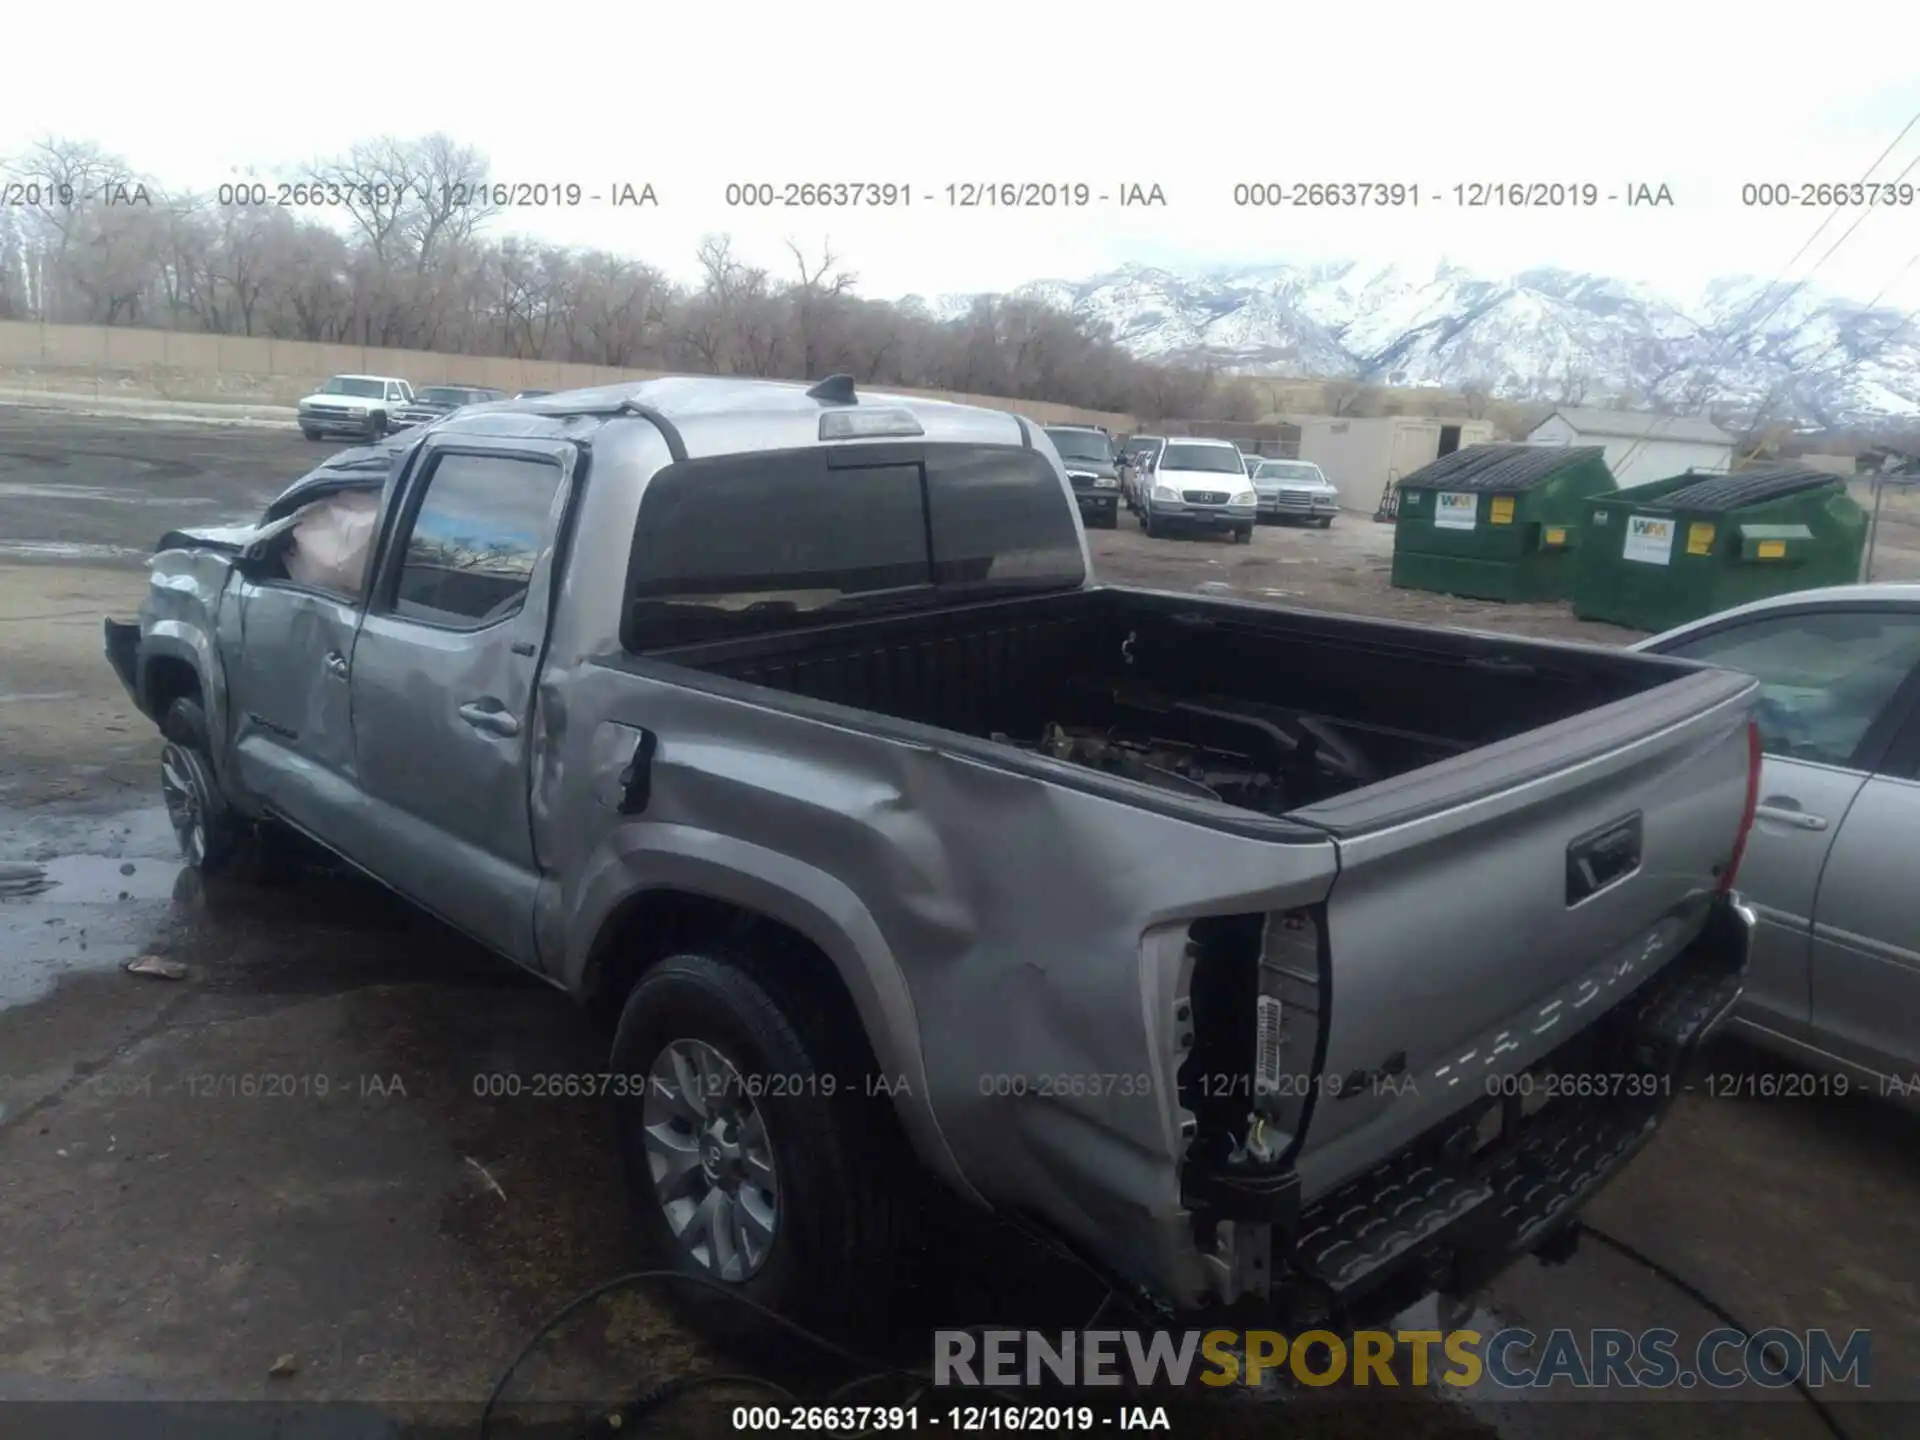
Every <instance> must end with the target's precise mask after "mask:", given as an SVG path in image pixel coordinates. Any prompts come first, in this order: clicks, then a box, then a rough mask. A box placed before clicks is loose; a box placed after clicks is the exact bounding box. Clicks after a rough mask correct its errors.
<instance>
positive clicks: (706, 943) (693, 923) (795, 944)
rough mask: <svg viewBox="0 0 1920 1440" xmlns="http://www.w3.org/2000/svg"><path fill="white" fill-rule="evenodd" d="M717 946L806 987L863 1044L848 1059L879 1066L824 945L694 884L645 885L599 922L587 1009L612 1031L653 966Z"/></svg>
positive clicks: (765, 975)
mask: <svg viewBox="0 0 1920 1440" xmlns="http://www.w3.org/2000/svg"><path fill="white" fill-rule="evenodd" d="M712 947H721V948H724V949H726V950H728V951H730V952H732V953H734V954H741V953H745V954H747V955H750V956H752V957H753V959H754V961H755V965H754V969H755V973H756V978H758V979H760V980H761V981H763V982H764V983H766V984H768V985H769V986H771V987H772V988H773V989H774V990H776V991H777V992H793V991H798V992H801V994H803V995H804V997H805V999H806V1000H807V1001H808V1002H810V1006H809V1008H818V1009H824V1010H825V1011H826V1012H827V1015H826V1017H825V1018H827V1019H828V1020H829V1022H830V1023H831V1025H832V1028H833V1031H834V1032H835V1034H836V1036H837V1037H838V1038H840V1039H842V1040H850V1041H852V1042H854V1043H855V1044H856V1045H857V1046H858V1053H857V1055H855V1056H850V1057H849V1058H850V1059H852V1060H854V1062H855V1063H856V1064H858V1065H860V1066H862V1067H863V1068H865V1069H867V1070H869V1071H871V1070H872V1069H873V1068H874V1066H875V1065H876V1063H877V1062H876V1061H875V1059H874V1055H873V1047H872V1045H871V1043H870V1042H869V1041H868V1039H867V1032H866V1027H865V1025H864V1024H862V1023H861V1020H860V1010H859V1007H858V1006H856V1005H855V1004H854V1002H853V994H852V992H851V991H849V990H848V989H847V985H846V981H844V980H843V979H841V977H840V971H839V969H838V968H837V967H836V966H835V965H834V963H833V961H832V960H831V959H829V958H828V956H827V953H826V952H825V951H824V950H822V949H821V948H820V947H819V946H818V945H816V944H815V943H814V942H813V941H812V940H811V939H809V938H808V937H807V936H806V935H805V934H803V933H802V932H801V931H799V930H796V929H794V928H793V926H791V925H789V924H787V923H786V922H785V921H782V920H776V919H774V918H773V917H772V916H770V915H764V914H762V913H761V912H759V911H757V910H750V909H748V908H747V907H745V906H743V905H735V904H733V903H732V902H731V901H727V900H719V899H716V898H714V897H713V896H711V895H701V894H697V893H695V892H692V891H686V890H648V891H644V892H642V893H641V894H638V895H635V896H634V897H633V898H632V899H630V900H628V901H627V902H626V903H625V904H624V905H622V906H620V908H619V909H617V910H616V911H615V912H614V913H613V915H612V916H610V917H609V918H608V920H607V921H606V923H605V924H604V925H602V926H601V928H600V933H599V935H598V936H597V937H596V938H595V940H594V943H593V949H592V951H591V952H590V953H589V955H588V957H587V966H586V974H587V984H586V991H585V1003H586V1008H587V1013H588V1015H589V1016H590V1017H591V1018H592V1019H593V1021H594V1022H595V1023H596V1024H597V1025H599V1026H601V1027H602V1028H604V1029H605V1031H606V1032H607V1033H609V1034H611V1033H612V1031H613V1028H614V1026H615V1025H616V1024H617V1023H618V1022H619V1019H620V1010H621V1007H622V1006H623V1005H625V1004H626V999H627V996H628V994H629V993H631V991H632V990H633V987H634V986H635V985H636V984H638V983H639V980H640V977H641V976H642V975H644V974H646V972H647V971H648V970H649V969H650V968H651V967H653V966H654V965H657V964H658V963H659V962H660V961H662V960H665V959H666V958H667V957H668V956H670V955H679V954H684V953H686V952H688V951H699V950H702V949H704V948H712Z"/></svg>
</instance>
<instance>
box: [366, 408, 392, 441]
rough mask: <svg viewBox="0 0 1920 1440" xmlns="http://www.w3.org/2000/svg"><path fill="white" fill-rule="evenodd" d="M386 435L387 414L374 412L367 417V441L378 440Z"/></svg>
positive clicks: (380, 411) (381, 411) (382, 411)
mask: <svg viewBox="0 0 1920 1440" xmlns="http://www.w3.org/2000/svg"><path fill="white" fill-rule="evenodd" d="M386 433H387V412H386V411H384V410H376V411H374V412H373V414H372V415H370V416H368V417H367V439H369V440H378V439H380V438H381V437H382V436H384V435H385V434H386Z"/></svg>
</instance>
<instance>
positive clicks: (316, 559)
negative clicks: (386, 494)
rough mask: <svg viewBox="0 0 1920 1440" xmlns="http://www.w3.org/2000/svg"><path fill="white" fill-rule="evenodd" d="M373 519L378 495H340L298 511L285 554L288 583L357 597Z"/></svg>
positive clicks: (347, 492)
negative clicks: (291, 541)
mask: <svg viewBox="0 0 1920 1440" xmlns="http://www.w3.org/2000/svg"><path fill="white" fill-rule="evenodd" d="M379 515H380V495H379V492H378V491H372V490H343V491H341V492H340V493H338V494H335V495H329V496H327V498H326V499H324V500H316V501H314V502H313V503H312V504H311V505H305V506H302V507H301V508H300V510H299V512H298V514H297V515H296V516H295V519H294V525H293V543H292V545H291V546H290V548H289V549H288V550H287V554H286V567H287V576H288V578H289V579H291V580H293V581H294V582H295V583H296V584H300V585H311V586H313V587H314V588H315V589H318V590H331V591H334V592H335V593H337V594H342V595H358V594H359V593H360V584H361V581H362V580H363V579H364V578H365V576H366V573H367V557H368V556H369V555H370V554H372V552H373V527H374V522H375V521H376V520H377V519H378V518H379Z"/></svg>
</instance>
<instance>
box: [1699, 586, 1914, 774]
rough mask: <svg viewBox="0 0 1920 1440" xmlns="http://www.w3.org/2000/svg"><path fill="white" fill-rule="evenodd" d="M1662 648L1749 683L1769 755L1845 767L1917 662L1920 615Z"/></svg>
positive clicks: (1815, 619)
mask: <svg viewBox="0 0 1920 1440" xmlns="http://www.w3.org/2000/svg"><path fill="white" fill-rule="evenodd" d="M1661 649H1662V651H1663V653H1665V654H1668V655H1679V656H1683V657H1685V658H1686V659H1689V660H1700V661H1704V662H1705V663H1707V664H1710V665H1722V666H1725V667H1726V668H1728V669H1730V670H1744V671H1746V672H1747V673H1748V674H1749V675H1752V676H1753V677H1754V678H1755V679H1757V680H1758V681H1759V682H1760V712H1759V721H1760V734H1761V738H1762V739H1763V740H1764V741H1765V743H1766V749H1767V753H1768V754H1769V755H1778V756H1781V757H1782V758H1784V759H1789V760H1816V761H1820V762H1822V763H1824V764H1828V765H1847V764H1850V763H1851V762H1852V760H1853V755H1854V752H1855V751H1856V750H1857V749H1858V748H1859V746H1860V742H1861V741H1862V740H1863V739H1864V738H1865V737H1866V733H1867V730H1868V729H1869V728H1870V727H1871V726H1872V724H1873V722H1874V721H1875V720H1876V719H1878V718H1879V716H1880V712H1881V711H1882V710H1883V709H1885V708H1886V704H1887V701H1888V700H1889V699H1891V698H1892V695H1893V692H1894V690H1895V689H1896V688H1898V686H1899V684H1900V682H1901V681H1902V680H1904V679H1906V677H1907V676H1908V675H1910V674H1911V673H1912V672H1913V668H1914V666H1915V664H1916V663H1920V616H1915V615H1903V614H1899V613H1897V612H1892V611H1884V610H1883V611H1870V610H1840V611H1835V610H1825V611H1816V612H1809V613H1806V614H1800V615H1779V616H1769V617H1765V618H1756V619H1753V620H1749V621H1746V622H1744V623H1741V624H1735V625H1729V626H1727V627H1726V628H1724V629H1721V630H1715V631H1713V632H1712V633H1710V634H1706V635H1702V636H1699V637H1697V638H1694V639H1690V640H1685V641H1682V642H1680V643H1678V644H1674V645H1668V646H1662V647H1661Z"/></svg>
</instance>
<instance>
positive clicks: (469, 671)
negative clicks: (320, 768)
mask: <svg viewBox="0 0 1920 1440" xmlns="http://www.w3.org/2000/svg"><path fill="white" fill-rule="evenodd" d="M577 454H578V451H577V449H576V447H575V446H573V445H571V444H566V443H556V442H550V441H540V440H528V439H513V440H495V439H492V438H489V437H485V436H475V435H466V434H463V435H459V436H450V437H448V438H446V439H445V440H436V439H433V438H429V439H428V440H427V441H426V442H425V446H424V453H423V454H422V455H421V456H419V457H418V459H417V461H416V464H415V467H414V478H413V480H412V482H411V484H410V485H409V487H408V493H407V495H406V497H405V498H404V500H403V502H402V507H401V510H400V514H399V517H398V519H397V522H396V524H395V526H394V529H393V540H392V542H391V543H390V544H389V545H388V546H387V547H386V550H385V553H384V555H383V557H382V559H381V562H380V569H379V574H378V576H377V578H376V581H375V584H374V589H373V595H372V600H371V602H370V604H369V606H368V612H367V616H366V618H365V620H363V621H362V623H361V627H360V637H359V640H358V642H357V643H356V645H355V648H354V655H353V686H352V693H353V731H354V751H355V759H356V764H357V767H358V772H359V779H360V788H361V791H362V793H363V795H364V797H365V802H366V808H367V825H368V831H367V833H366V834H365V835H364V836H363V837H362V844H361V846H360V848H359V853H358V854H357V856H356V858H358V859H360V860H361V862H362V863H363V864H366V865H367V866H368V868H370V869H372V870H373V871H374V872H375V873H376V874H378V875H380V876H381V877H382V878H383V879H385V880H387V881H389V882H390V883H391V884H393V886H394V887H395V888H396V889H398V890H400V891H402V892H403V893H404V894H407V895H409V896H410V897H412V898H413V899H415V900H417V901H419V902H420V903H421V904H423V905H425V906H426V907H427V908H429V909H431V910H433V911H435V912H436V913H438V914H439V915H441V916H442V917H443V918H445V919H446V920H448V921H451V922H452V923H453V924H454V925H456V926H458V927H459V928H460V929H462V930H464V931H466V932H467V933H468V934H470V935H472V936H473V937H474V938H475V939H477V940H480V941H481V942H482V943H484V944H486V945H488V946H490V947H492V948H494V949H496V950H498V951H500V952H501V953H503V954H505V955H507V956H508V957H509V958H511V959H514V960H516V961H518V962H519V963H521V964H526V965H530V964H532V963H533V961H534V942H533V899H534V892H535V890H536V888H537V885H538V880H539V875H538V869H537V867H536V864H535V860H534V853H533V839H532V826H531V819H530V815H529V810H528V767H527V732H528V730H529V729H530V727H531V725H532V723H533V696H534V682H535V679H536V677H537V675H538V671H539V665H540V656H541V653H542V650H543V647H544V644H545V639H546V628H547V617H548V609H549V598H550V597H549V591H550V590H551V586H552V575H553V564H554V538H555V536H556V535H557V534H558V533H560V523H561V517H562V516H563V515H564V513H565V510H566V505H567V497H568V492H569V489H570V482H571V480H572V477H573V474H574V470H575V464H576V456H577Z"/></svg>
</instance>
